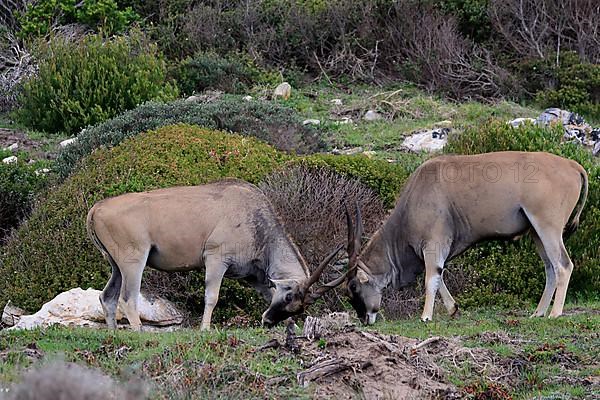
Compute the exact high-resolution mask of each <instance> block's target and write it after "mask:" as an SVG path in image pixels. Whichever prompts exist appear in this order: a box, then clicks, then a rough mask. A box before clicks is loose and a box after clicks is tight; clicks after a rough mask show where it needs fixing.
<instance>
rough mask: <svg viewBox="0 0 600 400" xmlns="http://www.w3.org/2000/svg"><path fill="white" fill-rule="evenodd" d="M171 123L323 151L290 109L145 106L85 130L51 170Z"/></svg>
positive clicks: (226, 99) (231, 102)
mask: <svg viewBox="0 0 600 400" xmlns="http://www.w3.org/2000/svg"><path fill="white" fill-rule="evenodd" d="M175 123H187V124H193V125H199V126H203V127H206V128H209V129H223V130H227V131H232V132H238V133H241V134H243V135H248V136H254V137H257V138H259V139H261V140H264V141H266V142H268V143H270V144H272V145H273V146H275V147H276V148H277V149H280V150H286V151H296V152H298V153H307V152H314V151H318V150H320V149H323V148H324V147H325V144H324V142H323V140H322V139H321V135H320V133H319V131H318V130H316V129H314V128H311V127H308V126H303V125H302V120H301V119H300V117H299V116H298V115H296V113H295V112H294V111H293V110H292V109H290V108H287V107H284V106H281V105H279V104H276V103H270V102H265V101H258V100H253V101H250V102H247V101H244V100H243V99H242V98H241V97H240V96H223V97H222V98H220V99H217V100H215V101H211V102H191V101H184V100H177V101H174V102H171V103H164V104H163V103H156V102H150V103H147V104H144V105H141V106H139V107H137V108H136V109H134V110H132V111H128V112H126V113H124V114H122V115H120V116H118V117H116V118H114V119H112V120H109V121H107V122H104V123H102V124H99V125H96V126H93V127H91V128H88V129H86V130H85V132H82V133H81V134H80V135H79V136H78V141H77V143H76V144H74V145H71V146H69V147H67V148H66V149H65V150H63V151H62V152H61V153H60V155H59V157H58V160H57V164H56V169H57V171H58V173H59V174H60V175H61V176H62V177H63V178H64V177H66V176H67V175H69V174H70V173H71V171H72V170H73V168H74V167H75V165H76V163H77V162H78V161H79V160H80V159H81V158H83V157H85V156H86V155H88V154H90V153H91V152H92V151H93V150H94V149H96V148H98V147H101V146H108V147H110V146H116V145H117V144H119V143H120V142H121V141H122V140H124V139H125V138H128V137H131V136H135V135H137V134H138V133H141V132H145V131H147V130H149V129H156V128H158V127H160V126H165V125H170V124H175Z"/></svg>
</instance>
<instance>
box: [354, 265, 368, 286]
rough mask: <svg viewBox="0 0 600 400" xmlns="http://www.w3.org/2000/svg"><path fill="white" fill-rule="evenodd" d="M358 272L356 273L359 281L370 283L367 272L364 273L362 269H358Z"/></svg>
mask: <svg viewBox="0 0 600 400" xmlns="http://www.w3.org/2000/svg"><path fill="white" fill-rule="evenodd" d="M357 269H358V271H356V277H357V278H358V281H359V282H360V283H367V282H369V275H367V273H366V272H365V271H363V270H362V269H361V268H357Z"/></svg>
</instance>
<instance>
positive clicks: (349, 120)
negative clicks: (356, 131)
mask: <svg viewBox="0 0 600 400" xmlns="http://www.w3.org/2000/svg"><path fill="white" fill-rule="evenodd" d="M352 123H354V121H352V118H350V117H342V119H340V120H338V121H336V124H338V125H340V124H352Z"/></svg>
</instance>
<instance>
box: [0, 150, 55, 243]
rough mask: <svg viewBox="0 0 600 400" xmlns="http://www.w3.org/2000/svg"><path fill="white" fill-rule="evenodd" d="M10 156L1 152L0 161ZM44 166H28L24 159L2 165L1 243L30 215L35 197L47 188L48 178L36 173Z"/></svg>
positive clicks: (0, 175) (0, 191) (0, 199)
mask: <svg viewBox="0 0 600 400" xmlns="http://www.w3.org/2000/svg"><path fill="white" fill-rule="evenodd" d="M9 155H10V154H9V152H5V151H1V150H0V159H3V158H5V157H8V156H9ZM43 165H44V164H43V163H39V162H38V163H36V164H34V165H28V164H26V163H25V162H24V161H22V157H19V161H18V162H17V163H14V164H4V163H2V164H0V242H2V241H3V239H4V238H5V236H6V235H7V234H8V233H9V232H10V231H11V229H13V228H15V227H17V225H18V224H19V223H20V222H21V220H22V219H23V218H24V217H25V216H26V215H27V214H28V213H29V211H30V209H31V207H32V204H33V200H34V197H35V195H36V194H37V193H39V192H40V191H41V190H42V189H43V188H44V187H45V184H46V176H45V175H44V174H43V173H40V172H38V173H36V171H37V170H38V169H41V168H43Z"/></svg>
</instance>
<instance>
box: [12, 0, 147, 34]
mask: <svg viewBox="0 0 600 400" xmlns="http://www.w3.org/2000/svg"><path fill="white" fill-rule="evenodd" d="M139 19H140V17H139V15H137V14H136V13H135V12H134V11H133V10H132V9H131V7H126V8H120V7H119V5H118V3H117V1H115V0H85V1H81V2H79V1H77V0H39V1H35V2H32V3H31V4H30V5H29V6H28V7H27V10H26V11H25V12H24V13H23V15H21V16H19V18H18V20H19V23H20V24H21V31H20V32H19V34H20V35H21V37H23V38H26V37H29V36H31V35H45V34H47V33H49V32H50V28H51V27H52V25H53V24H58V25H67V24H72V23H79V24H84V25H87V26H88V27H90V28H92V29H96V30H99V31H102V32H104V33H105V34H106V35H113V34H116V33H122V32H124V31H125V29H126V28H127V27H128V26H129V25H131V23H132V22H134V21H137V20H139Z"/></svg>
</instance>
